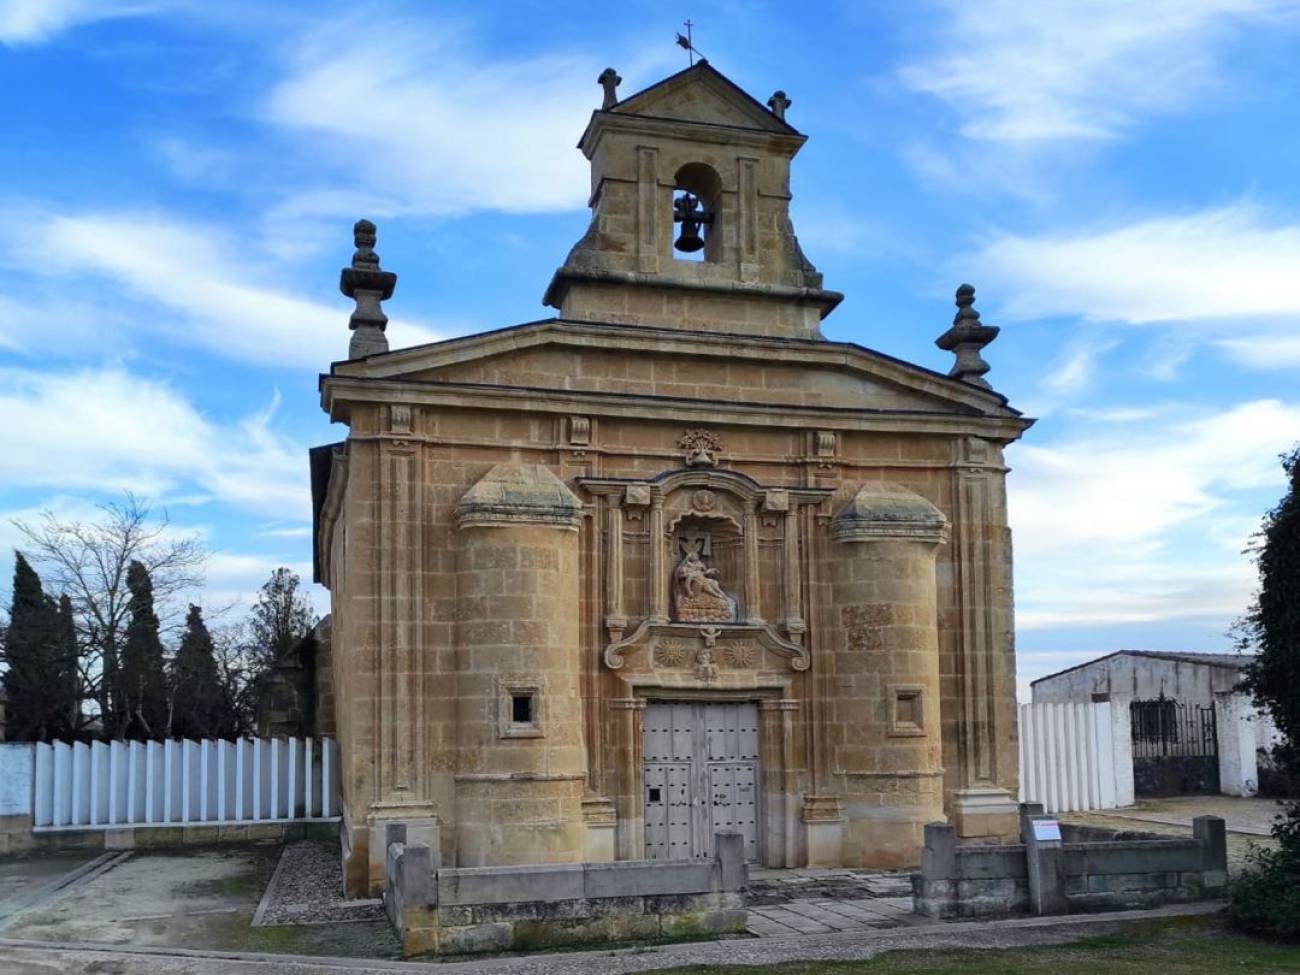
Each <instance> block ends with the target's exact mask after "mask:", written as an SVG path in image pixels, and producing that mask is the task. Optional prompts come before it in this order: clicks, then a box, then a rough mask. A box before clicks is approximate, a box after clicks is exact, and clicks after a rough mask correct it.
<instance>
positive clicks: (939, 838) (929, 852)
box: [921, 823, 957, 881]
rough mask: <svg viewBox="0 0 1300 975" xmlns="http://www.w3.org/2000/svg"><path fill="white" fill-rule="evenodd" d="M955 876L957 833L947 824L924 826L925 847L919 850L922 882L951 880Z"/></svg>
mask: <svg viewBox="0 0 1300 975" xmlns="http://www.w3.org/2000/svg"><path fill="white" fill-rule="evenodd" d="M955 876H957V831H956V830H955V829H954V828H953V827H951V826H949V825H948V824H947V823H926V824H925V846H924V847H923V848H922V850H921V877H922V878H923V879H924V880H927V881H929V880H951V879H952V878H953V877H955Z"/></svg>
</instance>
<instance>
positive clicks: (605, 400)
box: [321, 376, 1033, 444]
mask: <svg viewBox="0 0 1300 975" xmlns="http://www.w3.org/2000/svg"><path fill="white" fill-rule="evenodd" d="M354 403H361V404H373V403H407V404H412V405H420V406H430V407H435V408H436V407H441V408H460V409H477V410H509V411H515V412H518V411H521V410H522V411H527V412H530V413H552V414H571V413H585V414H588V415H591V416H599V417H611V418H627V419H635V420H644V419H645V418H646V417H647V416H652V417H654V418H655V419H657V420H660V421H663V422H676V423H684V424H688V425H689V424H699V423H714V424H727V425H734V426H761V427H767V428H772V427H782V428H795V429H805V428H807V427H810V426H816V427H818V428H822V429H828V430H860V431H871V432H882V433H922V434H933V435H936V436H951V435H953V434H965V435H967V436H974V437H983V438H986V439H989V440H993V441H996V442H999V443H1004V444H1006V443H1011V442H1012V441H1014V440H1017V439H1019V437H1020V435H1021V434H1022V433H1023V432H1024V431H1025V429H1026V428H1027V427H1029V426H1030V424H1031V423H1032V422H1033V421H1032V420H1025V419H1021V418H1020V417H1015V416H979V415H969V414H968V415H963V414H960V413H938V412H936V413H928V412H923V411H916V410H884V409H874V410H873V409H866V410H863V409H853V408H848V407H833V406H794V405H789V404H784V403H771V404H765V403H748V402H732V403H727V402H716V401H709V400H697V399H685V398H680V397H673V396H652V395H648V394H641V393H602V392H588V391H581V390H562V389H546V388H539V387H527V386H496V385H490V384H481V383H450V382H441V381H434V380H426V381H415V380H403V379H388V380H386V379H364V378H359V377H358V378H344V377H342V376H330V377H322V381H321V407H322V409H324V410H325V411H326V412H327V413H328V414H329V416H330V419H331V420H336V421H340V422H348V420H349V416H350V408H351V405H352V404H354Z"/></svg>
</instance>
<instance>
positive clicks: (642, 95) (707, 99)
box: [609, 61, 797, 135]
mask: <svg viewBox="0 0 1300 975" xmlns="http://www.w3.org/2000/svg"><path fill="white" fill-rule="evenodd" d="M609 111H610V112H611V113H613V114H615V115H640V116H644V117H647V118H659V119H674V120H677V121H683V122H702V123H704V124H706V125H726V126H732V127H735V128H742V129H758V130H760V131H765V132H778V133H781V134H783V135H793V134H797V130H796V129H794V128H792V127H791V126H790V125H788V124H787V123H786V122H784V121H782V120H781V119H779V118H777V117H776V116H775V115H773V114H772V112H771V111H769V110H768V108H767V107H766V106H765V105H763V104H762V103H761V102H759V101H758V100H757V99H755V98H754V97H753V96H752V95H750V94H749V93H748V92H746V91H745V90H744V89H743V88H741V87H740V86H739V85H737V84H736V83H735V82H733V81H731V80H730V79H729V78H727V77H726V76H725V75H723V74H722V73H721V72H719V71H718V70H717V69H715V68H714V67H713V66H712V65H710V64H709V63H707V62H705V61H701V62H699V63H697V64H696V65H694V66H693V67H690V68H687V69H686V70H685V71H680V72H678V73H677V74H675V75H672V76H670V77H668V78H665V79H664V80H663V81H660V82H658V83H657V84H654V85H651V86H650V87H649V88H645V89H643V90H641V91H639V92H637V93H636V94H635V95H630V96H628V97H627V98H625V99H623V100H622V101H620V102H618V103H617V104H615V105H614V106H613V107H612V108H610V109H609Z"/></svg>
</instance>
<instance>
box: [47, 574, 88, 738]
mask: <svg viewBox="0 0 1300 975" xmlns="http://www.w3.org/2000/svg"><path fill="white" fill-rule="evenodd" d="M52 651H53V653H52V658H51V661H50V664H51V670H52V673H51V681H50V694H51V705H52V706H53V708H54V712H55V713H54V717H55V719H56V720H57V722H58V726H59V729H58V730H57V731H56V732H55V734H56V736H57V737H60V738H71V737H73V736H74V735H76V734H77V733H78V731H80V726H81V672H80V668H79V665H80V662H81V646H80V644H79V643H78V642H77V624H76V617H75V616H74V615H73V612H72V599H71V598H69V596H68V595H67V594H66V593H64V594H63V595H62V596H60V597H59V604H58V608H57V610H55V615H54V641H53V645H52Z"/></svg>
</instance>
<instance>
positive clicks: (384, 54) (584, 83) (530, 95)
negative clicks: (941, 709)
mask: <svg viewBox="0 0 1300 975" xmlns="http://www.w3.org/2000/svg"><path fill="white" fill-rule="evenodd" d="M472 46H473V45H472V39H471V38H469V37H467V36H466V34H465V32H463V31H460V30H457V29H455V28H449V27H448V26H447V24H446V22H445V21H440V22H439V23H437V24H430V23H428V22H420V21H413V22H402V21H400V20H397V19H395V18H387V19H385V20H383V21H376V20H374V19H368V20H367V21H366V22H365V24H364V25H363V26H362V25H359V24H357V23H355V22H348V23H345V24H334V25H331V26H330V27H328V28H325V29H321V30H319V31H317V32H315V33H313V34H311V35H308V36H307V37H306V38H305V39H303V40H300V41H299V42H298V43H297V44H296V46H295V47H294V49H293V50H292V51H291V52H290V54H289V64H290V68H289V73H288V76H287V77H286V78H285V79H284V81H283V82H282V83H281V84H280V85H279V86H278V87H277V88H276V89H275V90H274V91H273V92H272V94H271V96H270V99H269V103H268V106H267V115H268V117H269V118H270V119H271V120H272V121H274V122H277V123H279V124H282V125H285V126H288V127H291V128H295V129H299V130H303V131H307V132H311V133H314V134H315V135H316V136H317V138H316V139H315V141H314V142H313V151H314V152H315V153H316V155H317V157H318V158H320V159H322V160H328V159H330V158H333V159H334V160H335V161H337V162H339V163H341V164H342V165H343V166H344V167H345V169H346V171H347V173H348V176H347V179H346V180H345V181H343V184H342V187H341V188H340V187H335V186H319V187H304V188H303V190H302V192H301V193H299V194H298V195H296V196H294V197H293V198H291V199H290V200H288V201H286V203H285V204H284V205H283V207H282V211H283V212H282V213H279V214H277V215H279V216H285V215H288V216H293V215H297V214H299V213H307V214H317V215H318V214H337V213H339V212H341V211H344V210H346V212H348V213H354V212H357V209H358V203H359V202H361V201H364V202H365V207H364V209H365V210H366V212H375V213H380V214H381V215H382V214H383V213H385V211H392V210H394V209H397V208H400V209H401V210H402V211H403V212H404V213H406V214H412V213H414V214H423V215H429V214H432V215H435V216H442V215H454V214H464V213H471V212H475V211H482V210H501V211H507V212H513V213H529V212H546V211H557V210H569V209H578V208H581V207H582V206H583V205H584V203H585V201H586V194H587V192H588V189H589V186H588V177H587V164H586V162H585V160H584V159H583V158H582V155H581V153H579V152H578V151H577V150H576V149H575V148H574V145H573V142H574V140H576V138H577V137H578V135H579V134H580V133H581V131H582V129H583V126H584V125H585V124H586V121H587V118H588V116H589V115H590V113H591V111H592V110H593V109H595V108H597V107H598V106H599V102H600V98H599V96H600V90H599V88H598V87H597V85H596V80H595V79H596V75H597V73H598V72H599V70H600V68H601V67H603V63H601V62H598V61H596V60H594V59H591V58H588V57H577V56H564V55H547V56H529V57H519V58H508V59H498V60H492V59H490V58H487V57H478V56H475V54H474V52H473V51H472V50H471V47H472ZM624 73H625V74H626V73H628V72H624ZM624 90H625V91H627V90H629V89H626V88H625V89H624Z"/></svg>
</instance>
